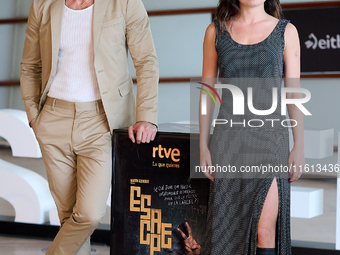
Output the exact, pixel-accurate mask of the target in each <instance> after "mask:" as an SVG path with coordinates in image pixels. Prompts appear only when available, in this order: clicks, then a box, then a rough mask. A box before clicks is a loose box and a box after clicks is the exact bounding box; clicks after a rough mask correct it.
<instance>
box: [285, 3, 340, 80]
mask: <svg viewBox="0 0 340 255" xmlns="http://www.w3.org/2000/svg"><path fill="white" fill-rule="evenodd" d="M284 17H285V18H286V19H288V20H290V21H291V23H292V24H293V25H294V26H295V27H296V28H297V30H298V33H299V38H300V44H301V72H302V73H315V74H320V73H340V65H339V59H340V25H339V24H340V7H327V8H303V9H292V10H284Z"/></svg>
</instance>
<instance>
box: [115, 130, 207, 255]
mask: <svg viewBox="0 0 340 255" xmlns="http://www.w3.org/2000/svg"><path fill="white" fill-rule="evenodd" d="M194 139H195V138H194ZM196 141H197V145H198V136H197V139H196ZM194 155H197V159H194V160H198V159H199V150H198V146H197V153H194ZM191 160H193V159H191ZM113 161H114V162H113V168H114V169H113V174H114V176H113V188H112V190H113V195H112V197H113V199H112V211H111V215H112V225H111V233H112V235H111V254H124V255H147V254H150V255H153V254H155V255H156V254H184V253H185V248H184V247H185V246H184V241H183V238H182V236H181V235H180V233H179V232H178V231H177V228H181V229H182V230H185V231H184V232H187V231H186V228H185V226H184V224H185V222H188V223H189V225H190V226H191V229H192V231H193V237H194V238H195V239H196V241H197V242H198V243H201V244H202V239H203V234H204V231H205V224H206V217H207V204H208V196H209V181H208V179H190V134H180V133H165V132H159V133H158V134H157V137H156V139H155V141H153V142H151V143H150V144H139V145H137V144H134V143H132V142H131V141H130V139H129V138H128V134H127V131H126V130H115V131H114V134H113Z"/></svg>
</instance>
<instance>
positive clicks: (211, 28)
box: [205, 21, 216, 40]
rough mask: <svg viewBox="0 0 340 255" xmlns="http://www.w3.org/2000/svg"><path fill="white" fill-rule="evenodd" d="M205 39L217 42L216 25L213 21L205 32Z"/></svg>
mask: <svg viewBox="0 0 340 255" xmlns="http://www.w3.org/2000/svg"><path fill="white" fill-rule="evenodd" d="M205 37H206V38H208V39H209V38H211V39H214V40H215V37H216V23H215V21H213V22H212V23H211V24H210V25H209V26H208V27H207V29H206V30H205Z"/></svg>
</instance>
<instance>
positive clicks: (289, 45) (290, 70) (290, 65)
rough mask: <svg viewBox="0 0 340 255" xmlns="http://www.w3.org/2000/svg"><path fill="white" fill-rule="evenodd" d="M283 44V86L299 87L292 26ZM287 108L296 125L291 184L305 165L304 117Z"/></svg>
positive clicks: (294, 95)
mask: <svg viewBox="0 0 340 255" xmlns="http://www.w3.org/2000/svg"><path fill="white" fill-rule="evenodd" d="M285 44H286V45H285V50H284V56H283V58H284V63H285V69H284V72H285V86H286V87H300V42H299V36H298V32H297V30H296V28H295V27H294V26H293V25H292V24H288V25H287V28H286V31H285ZM301 97H302V95H301V93H288V94H287V98H301ZM287 108H288V114H289V118H291V119H294V120H296V121H297V123H298V124H297V125H296V126H295V127H293V128H292V131H293V137H294V147H293V149H292V151H291V152H290V155H289V159H288V164H289V166H295V167H293V168H292V169H291V171H290V173H291V174H292V176H291V178H290V181H291V182H293V181H296V180H297V179H298V178H299V177H300V174H299V172H302V170H303V168H304V164H305V156H304V142H303V136H304V135H303V130H304V123H303V118H304V115H303V113H302V112H301V111H300V110H299V109H298V108H297V107H296V105H294V104H289V105H288V106H287ZM300 166H301V168H300ZM294 170H295V171H294Z"/></svg>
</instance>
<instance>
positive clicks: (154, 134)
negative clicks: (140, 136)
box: [150, 128, 157, 141]
mask: <svg viewBox="0 0 340 255" xmlns="http://www.w3.org/2000/svg"><path fill="white" fill-rule="evenodd" d="M156 134H157V129H156V128H155V129H154V130H153V131H152V134H151V138H150V140H151V141H153V140H155V137H156Z"/></svg>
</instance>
